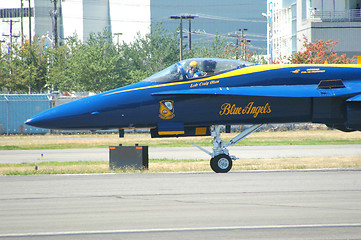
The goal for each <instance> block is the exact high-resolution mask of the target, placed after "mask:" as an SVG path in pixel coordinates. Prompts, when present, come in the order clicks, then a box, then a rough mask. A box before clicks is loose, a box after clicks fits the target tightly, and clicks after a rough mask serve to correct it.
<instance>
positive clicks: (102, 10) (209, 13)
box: [0, 0, 266, 52]
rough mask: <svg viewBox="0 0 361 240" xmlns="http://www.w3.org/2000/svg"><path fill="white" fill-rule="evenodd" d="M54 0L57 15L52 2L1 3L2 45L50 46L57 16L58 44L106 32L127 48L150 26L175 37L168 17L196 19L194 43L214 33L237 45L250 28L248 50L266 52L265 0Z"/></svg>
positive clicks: (114, 40) (19, 1) (115, 41)
mask: <svg viewBox="0 0 361 240" xmlns="http://www.w3.org/2000/svg"><path fill="white" fill-rule="evenodd" d="M55 1H56V8H55V11H54V0H30V2H29V1H28V0H14V1H1V2H0V40H3V41H6V42H10V41H11V42H17V43H20V42H21V35H22V34H21V33H23V35H24V36H25V39H29V35H30V33H31V35H32V36H34V35H37V36H44V37H47V39H48V40H49V44H51V43H52V42H54V31H53V30H54V29H55V26H54V19H55V17H57V19H58V20H57V26H56V28H57V29H58V31H57V33H58V37H59V39H60V40H59V41H61V39H64V38H67V37H69V36H73V35H74V33H76V34H77V36H78V38H79V39H80V40H82V41H86V40H87V39H88V38H89V34H90V33H91V32H95V33H97V32H102V31H104V29H106V30H109V31H111V32H112V33H113V42H114V43H117V42H122V41H125V42H127V43H129V42H132V41H133V40H134V39H135V37H136V36H137V34H138V33H140V34H141V35H145V34H147V33H149V32H150V31H151V25H157V24H160V25H162V27H164V28H165V29H167V30H168V31H170V32H174V31H175V30H176V29H177V28H178V27H179V21H176V20H171V19H170V16H172V15H173V16H174V15H182V14H191V15H196V16H197V18H196V19H194V21H192V30H191V31H192V32H193V33H194V32H196V33H194V34H193V35H192V41H209V40H212V39H213V38H214V37H215V35H217V34H218V35H219V36H222V37H225V38H227V39H228V41H230V42H231V41H232V42H236V40H235V38H234V37H232V36H231V35H230V34H231V33H234V32H235V31H238V29H241V28H242V29H248V31H247V35H246V36H247V39H249V40H251V45H250V47H251V48H253V49H255V50H257V51H258V52H265V49H266V19H265V18H264V17H262V13H263V12H266V5H265V1H264V0H247V1H240V0H224V1H222V2H219V0H198V1H193V0H183V1H181V2H179V1H169V0H55ZM21 2H22V3H23V14H21ZM29 6H30V8H29ZM29 9H30V11H29ZM29 12H30V16H29ZM21 15H22V16H23V18H21ZM29 19H30V24H29ZM21 23H22V24H21ZM21 25H22V26H23V27H22V28H21ZM21 29H23V30H21ZM29 29H30V31H29ZM183 31H184V32H185V34H184V35H185V36H186V35H187V34H186V33H188V22H184V29H183ZM185 42H186V41H185Z"/></svg>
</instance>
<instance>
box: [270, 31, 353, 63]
mask: <svg viewBox="0 0 361 240" xmlns="http://www.w3.org/2000/svg"><path fill="white" fill-rule="evenodd" d="M337 43H338V41H332V40H327V41H326V40H315V41H314V42H309V41H308V39H307V38H306V37H305V36H303V51H300V52H295V53H294V54H292V55H291V56H290V57H289V58H288V62H290V63H293V64H302V63H305V64H323V63H325V62H327V63H329V64H331V63H334V64H348V63H351V62H352V61H353V59H350V58H347V57H346V54H342V55H340V56H339V55H338V54H337V52H336V51H335V50H334V48H335V46H336V45H337ZM283 59H285V57H283V58H282V57H281V58H278V59H277V60H276V61H274V62H273V63H281V62H283Z"/></svg>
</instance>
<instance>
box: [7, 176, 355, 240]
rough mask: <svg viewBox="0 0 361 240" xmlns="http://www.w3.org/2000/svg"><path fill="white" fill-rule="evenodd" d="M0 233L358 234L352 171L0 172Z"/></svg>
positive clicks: (172, 235)
mask: <svg viewBox="0 0 361 240" xmlns="http://www.w3.org/2000/svg"><path fill="white" fill-rule="evenodd" d="M0 191H1V194H0V239H25V240H26V239H72V240H73V239H75V240H76V239H85V240H87V239H211V240H212V239H360V238H361V201H360V199H361V171H360V170H332V171H330V170H327V171H323V170H318V171H254V172H232V173H228V174H215V173H163V174H162V173H156V174H149V173H142V174H102V175H44V176H1V177H0Z"/></svg>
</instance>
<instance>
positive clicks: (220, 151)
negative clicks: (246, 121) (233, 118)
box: [192, 124, 262, 173]
mask: <svg viewBox="0 0 361 240" xmlns="http://www.w3.org/2000/svg"><path fill="white" fill-rule="evenodd" d="M261 126H262V124H258V125H253V126H252V127H249V128H247V129H246V130H244V131H243V132H241V133H240V134H238V135H237V136H235V137H234V138H232V139H231V140H230V141H229V142H227V143H226V142H224V141H223V140H222V139H221V126H211V135H212V137H213V152H212V153H211V152H209V151H207V150H206V149H204V148H202V147H200V146H198V145H196V144H194V143H192V144H193V145H194V146H195V147H197V148H199V149H200V150H202V151H203V152H205V153H207V154H209V155H211V157H212V158H211V162H210V163H211V168H212V170H213V171H215V172H216V173H226V172H229V171H230V170H231V168H232V160H236V159H237V158H236V157H235V156H231V155H229V151H228V149H227V147H228V146H231V145H233V144H236V143H238V142H239V141H241V140H242V139H243V138H245V137H247V136H248V135H249V134H251V133H253V132H254V131H256V130H257V129H259V128H260V127H261Z"/></svg>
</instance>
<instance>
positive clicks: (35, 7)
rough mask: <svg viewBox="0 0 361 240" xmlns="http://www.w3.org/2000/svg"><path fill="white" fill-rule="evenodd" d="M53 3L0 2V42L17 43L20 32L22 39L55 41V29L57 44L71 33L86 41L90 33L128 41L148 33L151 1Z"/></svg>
mask: <svg viewBox="0 0 361 240" xmlns="http://www.w3.org/2000/svg"><path fill="white" fill-rule="evenodd" d="M21 2H22V4H23V10H21ZM55 3H56V5H55V4H54V0H30V1H27V0H22V1H21V0H17V1H1V3H0V34H1V35H0V40H2V41H5V42H13V43H14V42H18V43H20V42H21V35H22V34H21V33H23V35H24V39H29V37H30V34H31V36H32V37H34V35H37V36H38V37H41V36H44V37H47V38H48V39H49V40H50V42H54V39H55V38H54V36H55V34H54V29H55V28H56V29H57V34H58V39H59V41H61V40H62V39H65V38H67V37H69V36H73V35H74V34H76V35H77V36H78V38H79V39H80V40H82V41H85V40H87V39H88V38H89V35H90V33H98V32H103V31H104V30H108V31H110V32H112V33H113V34H114V41H118V38H119V36H120V35H121V34H123V35H122V36H121V40H124V41H126V42H130V41H132V40H133V39H134V37H135V36H136V35H137V32H140V33H142V34H146V33H148V32H149V31H150V24H151V22H150V8H149V6H150V0H66V1H64V0H55ZM29 6H30V8H29ZM29 9H30V16H29ZM21 12H23V14H21ZM21 15H22V16H23V17H22V18H21ZM55 17H56V18H57V26H56V27H55V24H54V23H55V21H54V19H55ZM29 20H30V21H29ZM29 22H30V23H29Z"/></svg>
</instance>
